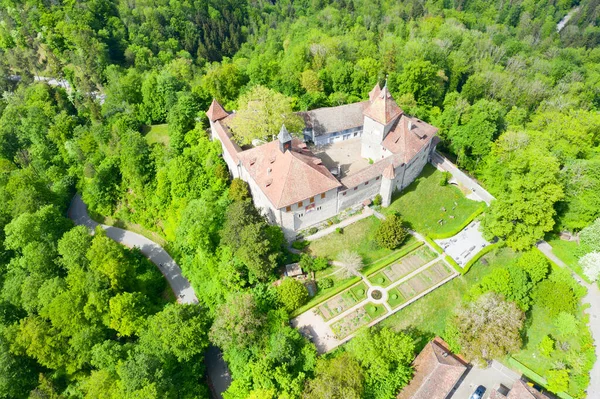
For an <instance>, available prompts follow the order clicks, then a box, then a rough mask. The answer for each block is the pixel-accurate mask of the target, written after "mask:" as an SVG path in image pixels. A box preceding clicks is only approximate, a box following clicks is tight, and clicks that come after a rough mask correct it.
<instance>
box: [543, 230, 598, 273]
mask: <svg viewBox="0 0 600 399" xmlns="http://www.w3.org/2000/svg"><path fill="white" fill-rule="evenodd" d="M546 241H547V242H548V244H550V245H551V246H552V252H554V255H556V257H557V258H558V259H560V260H562V261H563V262H565V263H566V264H567V266H569V267H570V268H571V270H573V271H574V272H575V273H576V274H577V275H578V276H579V277H581V278H582V279H584V280H585V281H587V282H588V283H591V281H590V280H589V279H588V278H587V277H586V276H585V274H583V269H582V268H581V266H580V265H579V256H580V255H581V251H580V249H579V244H578V243H577V241H563V240H561V239H560V238H558V237H557V236H552V237H550V238H549V239H548V240H546Z"/></svg>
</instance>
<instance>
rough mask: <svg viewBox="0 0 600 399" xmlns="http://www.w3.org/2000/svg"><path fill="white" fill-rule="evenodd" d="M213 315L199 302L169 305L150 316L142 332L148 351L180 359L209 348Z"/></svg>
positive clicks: (141, 337) (145, 349)
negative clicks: (196, 303) (209, 314)
mask: <svg viewBox="0 0 600 399" xmlns="http://www.w3.org/2000/svg"><path fill="white" fill-rule="evenodd" d="M208 328H209V318H208V316H207V314H206V310H205V309H203V308H202V307H201V306H199V305H180V304H169V305H167V306H165V307H164V309H163V310H161V311H160V312H158V313H156V314H154V315H152V316H151V317H150V318H148V322H147V327H146V328H145V329H144V330H143V331H141V332H140V334H139V336H140V346H141V348H142V350H143V351H144V352H147V353H150V354H153V355H156V356H159V357H164V356H166V355H172V356H174V357H175V358H177V360H178V361H179V362H184V361H190V360H192V359H194V358H197V357H198V356H200V355H201V354H203V353H204V351H205V350H206V348H207V347H208V344H209V341H208Z"/></svg>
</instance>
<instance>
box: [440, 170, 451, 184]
mask: <svg viewBox="0 0 600 399" xmlns="http://www.w3.org/2000/svg"><path fill="white" fill-rule="evenodd" d="M450 176H452V175H451V174H450V172H442V175H441V177H440V186H445V185H447V184H448V180H449V179H450Z"/></svg>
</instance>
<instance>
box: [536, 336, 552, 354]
mask: <svg viewBox="0 0 600 399" xmlns="http://www.w3.org/2000/svg"><path fill="white" fill-rule="evenodd" d="M539 348H540V352H541V353H542V355H544V356H548V357H549V356H550V355H551V354H552V352H554V340H553V339H552V338H550V336H548V335H546V336H545V337H544V338H542V341H541V342H540V346H539Z"/></svg>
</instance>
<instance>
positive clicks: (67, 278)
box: [0, 0, 600, 399]
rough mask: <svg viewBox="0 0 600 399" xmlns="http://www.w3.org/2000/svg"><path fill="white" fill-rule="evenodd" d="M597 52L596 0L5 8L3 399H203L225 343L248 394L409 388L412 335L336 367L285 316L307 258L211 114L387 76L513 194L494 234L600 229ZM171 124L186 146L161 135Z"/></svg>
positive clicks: (465, 163) (488, 182)
mask: <svg viewBox="0 0 600 399" xmlns="http://www.w3.org/2000/svg"><path fill="white" fill-rule="evenodd" d="M576 6H578V9H577V10H576V11H574V13H573V15H572V18H571V19H570V21H569V22H568V23H567V24H566V26H565V27H564V28H563V29H561V30H560V32H558V31H557V23H558V21H559V20H560V19H561V18H563V17H564V16H565V15H566V14H567V12H569V11H570V10H572V9H573V8H574V7H576ZM599 45H600V1H598V0H582V1H576V0H559V1H550V0H514V1H510V2H508V1H492V0H456V1H452V0H428V1H424V0H407V1H391V0H374V1H373V0H372V1H364V0H313V1H306V0H303V1H295V2H292V1H289V0H284V1H274V2H269V1H262V0H255V1H246V0H221V1H214V0H188V1H179V0H171V1H166V0H137V1H124V0H90V1H83V0H78V1H46V0H25V1H17V0H0V90H1V91H2V93H3V94H2V96H1V97H0V200H1V202H2V204H3V205H2V207H1V208H0V287H1V290H0V398H20V397H32V398H63V397H64V398H67V397H75V398H84V397H85V398H196V397H207V396H208V388H207V387H206V384H205V382H204V381H205V380H204V377H203V373H204V366H203V362H202V358H203V352H204V351H205V349H206V348H207V347H208V345H209V343H212V344H215V345H218V346H219V347H220V348H221V349H222V350H223V352H224V357H225V359H226V360H227V361H228V364H229V367H230V369H231V373H232V377H233V384H232V386H231V387H230V389H229V390H228V391H227V393H226V398H229V399H233V398H265V399H268V398H275V397H278V398H298V397H301V396H304V397H306V398H322V397H335V398H337V397H340V398H342V397H343V398H353V397H356V398H392V397H394V396H395V394H396V393H397V391H398V390H399V388H401V387H402V386H404V385H405V384H406V383H407V382H408V381H409V380H410V375H411V368H410V362H411V361H412V359H413V358H414V351H415V344H414V342H413V340H412V339H411V338H410V337H409V335H407V334H408V333H397V332H393V331H391V330H388V329H385V328H384V329H378V330H376V329H372V330H367V331H364V332H363V333H361V335H360V336H359V337H357V338H355V339H354V340H353V341H351V344H349V345H347V346H345V347H344V348H343V349H341V350H338V351H336V352H335V353H334V354H331V355H328V356H324V357H317V355H316V351H315V348H314V346H313V345H312V344H311V343H310V342H309V341H307V340H306V339H305V338H303V337H302V336H301V335H300V333H299V332H298V331H296V330H295V329H292V328H291V327H290V326H289V313H290V311H291V310H293V309H294V305H293V303H294V298H293V296H294V295H295V294H294V292H295V291H294V289H293V287H289V288H290V289H289V290H288V289H284V288H275V287H273V286H272V284H271V282H272V281H273V280H275V279H276V269H277V267H278V266H280V265H282V264H285V263H286V262H287V261H288V260H289V259H290V257H292V258H293V255H292V254H290V253H289V252H288V251H287V250H286V249H285V248H284V245H283V244H284V239H283V235H282V232H281V230H280V229H279V228H278V227H275V226H271V225H269V224H268V223H267V222H266V221H265V219H264V218H263V217H262V216H261V215H260V213H259V212H258V211H257V210H256V209H255V208H254V206H253V205H252V202H251V201H250V200H249V193H248V189H247V187H246V186H245V185H244V184H243V183H242V182H240V181H237V180H236V181H233V182H232V181H231V180H230V177H229V174H228V172H227V168H226V165H225V164H224V162H223V161H222V159H221V158H220V151H221V150H220V146H219V144H218V143H214V142H211V141H210V140H209V138H208V135H207V133H206V127H207V120H206V116H205V114H204V111H205V110H207V109H208V106H209V104H210V101H211V100H212V99H213V98H216V99H217V100H219V101H220V102H221V103H222V104H223V105H224V106H225V107H226V108H227V109H243V108H244V106H245V105H246V104H245V103H244V101H247V100H244V99H245V98H248V94H249V93H252V91H253V90H255V89H256V87H257V86H262V88H266V89H265V90H264V93H266V94H265V95H266V96H267V97H269V96H271V97H275V98H277V97H276V96H285V97H286V101H285V103H286V104H287V106H289V108H290V110H294V111H298V110H306V109H312V108H316V107H322V106H329V105H338V104H345V103H351V102H354V101H358V100H363V99H366V98H367V95H368V92H369V90H370V89H371V88H372V87H373V86H374V85H375V84H376V83H377V82H383V81H384V80H387V82H388V87H389V89H390V91H391V92H392V94H393V95H394V97H395V98H396V99H397V102H398V103H399V105H400V106H401V107H402V108H403V109H404V110H405V111H406V112H407V113H408V114H412V115H416V116H418V117H419V118H422V119H423V120H425V121H428V122H430V123H431V124H433V125H435V126H438V127H439V128H440V136H441V139H442V141H441V143H440V144H439V145H438V149H439V150H441V151H443V152H444V153H446V154H447V155H448V156H450V157H451V158H453V159H455V160H456V162H457V164H458V165H459V166H460V167H461V168H463V169H465V170H466V171H468V172H469V173H471V174H472V175H473V176H475V177H476V178H478V179H479V180H480V181H481V182H482V184H483V185H484V186H485V187H486V188H487V189H488V190H489V191H490V192H491V193H492V194H493V195H494V196H496V198H497V200H496V201H495V202H493V203H492V206H491V208H490V209H489V211H488V212H486V215H485V218H484V219H483V228H484V232H485V234H486V235H487V236H489V237H490V238H491V237H494V236H497V237H500V238H502V239H503V240H504V241H505V242H506V245H508V246H509V247H510V248H513V249H515V250H519V251H522V250H527V249H529V248H531V246H532V245H533V244H534V243H535V242H536V241H537V240H539V239H542V238H544V236H545V235H546V234H549V233H553V232H558V231H563V230H567V231H570V232H579V231H581V230H584V231H586V230H585V229H586V228H587V233H584V234H583V236H584V237H585V236H586V234H587V235H589V236H590V237H591V236H593V234H598V233H597V232H598V231H600V230H599V227H598V226H600V225H598V223H596V225H597V226H596V227H594V225H592V222H593V221H594V220H596V219H598V218H599V217H600V113H599V112H598V111H599V108H600V46H599ZM40 77H42V78H54V79H58V80H65V81H67V82H68V86H65V87H54V86H49V85H47V84H45V83H43V82H39V80H40ZM163 123H167V124H168V136H169V138H168V143H167V144H166V145H165V144H164V143H151V144H149V142H148V140H147V138H146V137H145V133H146V132H147V131H148V128H149V126H151V125H156V124H163ZM76 192H81V193H82V197H83V199H84V201H85V202H86V204H88V206H89V208H90V210H91V211H92V213H93V214H94V215H95V216H96V217H98V218H101V217H112V218H114V219H118V220H121V221H123V222H124V223H129V224H132V225H138V226H141V228H143V229H145V230H146V231H149V232H154V233H156V234H157V235H159V236H161V237H163V238H164V241H165V243H166V247H167V248H168V250H169V251H170V253H171V254H173V256H174V257H175V258H176V259H177V261H178V263H179V264H180V265H181V266H182V269H183V271H184V274H185V275H186V277H188V278H189V280H190V281H191V283H192V285H193V286H194V288H195V290H196V294H197V296H198V299H199V300H200V305H199V306H195V305H179V304H175V303H172V302H173V299H172V297H171V294H170V292H169V290H168V288H167V286H166V283H165V282H164V280H163V279H162V278H161V275H160V273H159V271H158V270H156V268H154V267H153V266H152V264H151V263H149V262H148V261H147V260H146V259H145V258H144V257H143V256H142V255H141V253H140V252H139V251H137V250H129V249H126V248H124V247H122V246H120V245H119V244H116V243H115V242H113V241H111V240H110V239H108V238H107V237H106V236H105V235H104V234H103V233H102V231H101V230H98V231H96V232H95V234H94V235H93V236H91V235H89V234H88V232H87V230H86V229H84V228H82V227H74V226H73V224H72V223H71V222H70V221H69V219H68V218H67V217H66V210H67V208H68V206H69V203H70V200H71V198H72V196H73V195H74V194H75V193H76ZM590 225H592V226H591V227H588V226H590ZM594 229H595V230H594ZM599 237H600V235H599ZM589 242H590V243H593V242H594V240H593V239H590V240H589ZM596 242H597V241H596ZM598 250H599V249H594V248H593V246H592V245H591V244H590V246H588V247H584V248H583V249H582V251H584V252H590V253H597V252H594V251H598ZM582 255H583V253H582ZM513 269H514V270H516V269H515V268H513ZM546 269H547V266H546ZM514 270H513V272H514V273H516V274H519V273H520V272H518V271H514ZM545 273H546V274H547V270H546V272H545ZM520 276H525V277H523V278H525V279H527V278H528V277H526V275H524V274H523V273H521V274H520ZM561 278H562V277H561ZM561 278H556V280H560V279H561ZM489 280H490V281H491V280H492V279H491V278H490V279H489ZM563 280H564V279H563ZM561 281H562V280H561ZM536 282H537V280H536ZM482 284H483V283H482ZM540 284H541V285H543V283H540ZM565 284H566V283H565ZM565 284H563V285H565ZM489 286H490V287H491V286H493V284H492V283H490V284H489ZM284 287H285V286H284ZM481 287H483V288H480V292H479V294H482V293H483V292H484V291H493V288H490V287H487V288H486V287H485V284H483V285H482V286H481ZM530 288H531V287H530ZM551 288H552V287H548V286H546V289H547V290H551ZM569 289H571V288H569V287H567V288H565V290H567V291H568V290H569ZM496 292H497V290H496ZM549 292H550V291H549ZM290 293H292V294H290ZM569 295H570V294H569ZM572 295H573V297H574V298H575V297H576V299H574V300H573V301H574V303H576V301H577V300H578V299H579V298H580V297H581V293H577V295H575V294H572ZM475 297H477V295H475V296H474V297H473V298H472V299H471V300H472V301H475V300H476V298H475ZM513 299H514V298H513ZM521 299H522V301H524V300H525V299H523V298H521ZM466 301H467V302H468V301H469V298H466ZM522 301H521V302H519V300H518V298H517V299H514V302H516V303H517V304H518V305H519V306H521V308H522V309H523V310H526V309H527V306H525V305H524V303H523V302H522ZM465 306H467V305H465ZM448 335H449V336H448V337H446V338H448V340H449V341H452V342H457V343H456V345H459V343H460V339H456V337H454V336H453V335H452V333H449V334H448ZM390 348H394V349H395V350H390Z"/></svg>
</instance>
